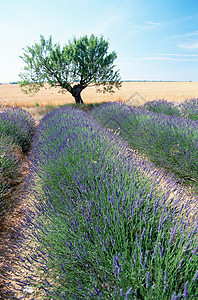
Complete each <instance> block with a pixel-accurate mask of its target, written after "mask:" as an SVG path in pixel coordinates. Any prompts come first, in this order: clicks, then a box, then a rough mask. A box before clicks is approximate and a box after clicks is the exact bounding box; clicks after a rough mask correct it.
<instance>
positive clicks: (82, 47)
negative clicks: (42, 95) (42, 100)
mask: <svg viewBox="0 0 198 300" xmlns="http://www.w3.org/2000/svg"><path fill="white" fill-rule="evenodd" d="M108 47H109V43H108V41H106V40H104V38H103V37H100V38H99V37H96V36H94V35H93V34H92V35H91V36H90V37H88V36H87V35H85V36H84V37H81V38H79V39H77V38H76V37H74V38H73V40H70V41H69V42H68V43H67V44H66V45H65V46H63V47H61V46H60V44H58V43H56V44H53V43H52V37H51V36H50V37H49V39H47V40H46V39H45V38H44V37H43V36H40V41H39V43H35V44H34V45H33V46H32V47H30V46H27V47H26V48H24V49H23V51H24V52H23V55H22V56H20V58H22V60H23V61H24V63H25V66H24V70H23V72H21V73H20V74H19V76H20V78H21V80H20V82H19V84H20V86H21V88H22V90H23V91H24V92H26V93H36V92H37V91H39V89H40V88H41V87H44V86H46V83H48V86H49V88H50V87H58V88H59V91H61V92H69V93H71V94H72V96H73V97H74V98H75V101H76V103H83V100H82V98H81V92H82V90H84V89H85V88H86V87H88V86H95V87H96V89H97V91H98V92H110V93H113V92H114V87H116V88H119V87H121V81H120V75H119V71H114V68H115V66H114V61H115V59H116V58H117V55H116V53H115V51H112V52H111V53H108Z"/></svg>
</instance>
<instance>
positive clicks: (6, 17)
mask: <svg viewBox="0 0 198 300" xmlns="http://www.w3.org/2000/svg"><path fill="white" fill-rule="evenodd" d="M92 33H93V34H95V35H98V36H100V35H103V36H104V38H105V39H107V40H109V44H110V47H109V50H110V51H111V50H115V51H116V52H117V55H118V58H117V60H116V62H115V63H116V66H117V69H119V70H120V74H121V77H122V80H171V81H190V80H192V81H198V1H197V0H163V1H162V0H155V1H154V0H148V1H146V0H122V1H118V0H100V1H98V0H97V1H95V0H81V1H78V0H76V1H71V0H53V1H52V0H31V1H30V0H17V1H16V0H6V1H1V3H0V41H1V44H0V45H1V46H0V82H11V81H17V80H19V78H18V74H19V73H20V72H21V70H22V68H23V62H22V60H21V59H20V58H19V56H20V55H22V53H23V52H22V48H24V47H26V46H27V45H28V46H31V45H33V44H34V43H35V42H38V41H39V39H40V34H41V35H44V37H45V38H48V37H49V36H50V35H52V38H53V41H54V42H59V43H60V44H61V45H64V44H65V43H67V41H68V40H69V39H71V38H72V37H73V36H76V37H80V36H83V35H85V34H87V35H90V34H92Z"/></svg>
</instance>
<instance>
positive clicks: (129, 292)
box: [125, 287, 132, 300]
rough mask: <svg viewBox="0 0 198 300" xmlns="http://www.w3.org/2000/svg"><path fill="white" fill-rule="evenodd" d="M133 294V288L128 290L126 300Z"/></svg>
mask: <svg viewBox="0 0 198 300" xmlns="http://www.w3.org/2000/svg"><path fill="white" fill-rule="evenodd" d="M131 292H132V287H131V288H129V289H128V291H127V292H126V295H125V300H129V295H130V294H131Z"/></svg>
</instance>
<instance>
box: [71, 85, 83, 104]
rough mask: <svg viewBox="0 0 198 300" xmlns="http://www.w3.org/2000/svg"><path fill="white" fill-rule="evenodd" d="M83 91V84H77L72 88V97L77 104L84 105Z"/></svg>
mask: <svg viewBox="0 0 198 300" xmlns="http://www.w3.org/2000/svg"><path fill="white" fill-rule="evenodd" d="M82 90H83V86H82V84H76V85H74V86H73V88H72V93H71V94H72V96H73V97H74V98H75V101H76V103H78V104H83V100H82V98H81V95H80V94H81V92H82Z"/></svg>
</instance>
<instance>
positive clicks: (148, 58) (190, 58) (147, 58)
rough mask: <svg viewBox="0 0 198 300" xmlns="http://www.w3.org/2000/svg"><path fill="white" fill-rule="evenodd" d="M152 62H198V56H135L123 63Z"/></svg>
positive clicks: (163, 54)
mask: <svg viewBox="0 0 198 300" xmlns="http://www.w3.org/2000/svg"><path fill="white" fill-rule="evenodd" d="M151 60H158V61H160V60H161V61H178V62H179V61H180V62H185V61H189V62H190V61H198V54H189V55H188V54H180V53H173V54H171V53H162V54H148V55H144V56H139V55H133V56H132V57H130V58H128V59H124V60H122V61H123V62H127V61H128V62H136V63H137V62H141V61H145V62H146V61H151Z"/></svg>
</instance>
